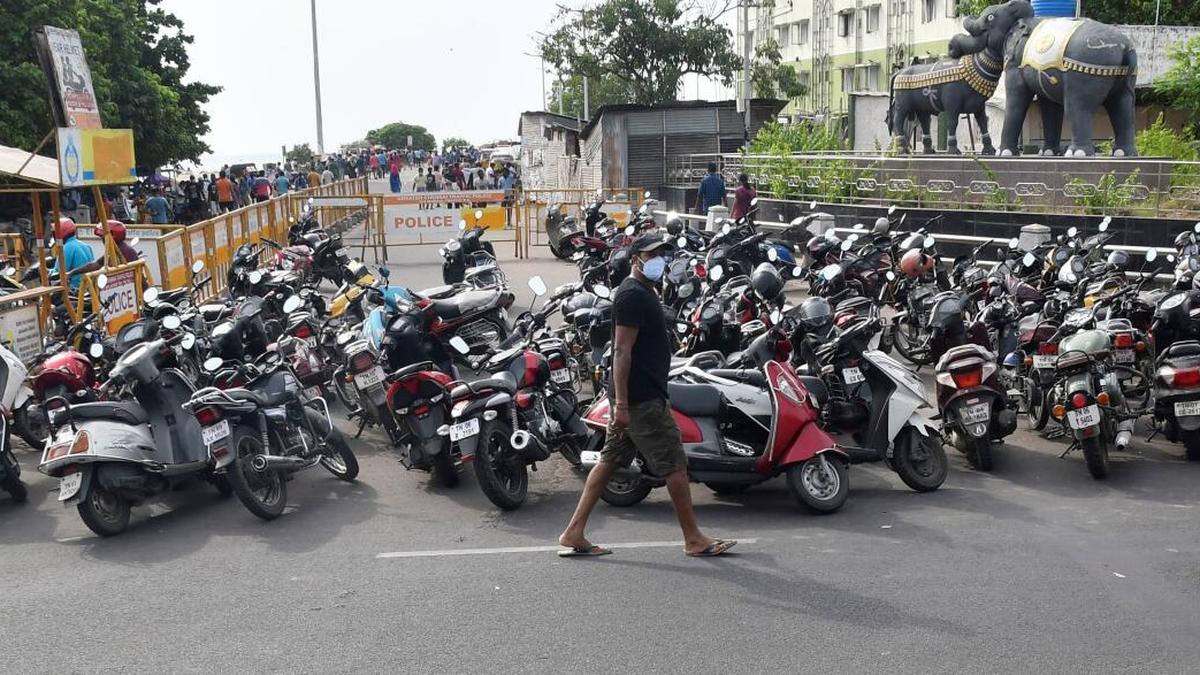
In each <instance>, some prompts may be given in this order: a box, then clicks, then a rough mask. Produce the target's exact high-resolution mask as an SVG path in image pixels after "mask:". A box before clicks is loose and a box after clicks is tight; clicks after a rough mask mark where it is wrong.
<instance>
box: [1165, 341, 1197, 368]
mask: <svg viewBox="0 0 1200 675" xmlns="http://www.w3.org/2000/svg"><path fill="white" fill-rule="evenodd" d="M1189 357H1190V358H1196V357H1200V342H1197V341H1195V340H1182V341H1180V342H1175V343H1173V344H1172V345H1171V346H1170V347H1167V348H1166V349H1165V350H1163V353H1162V354H1159V355H1158V359H1157V361H1158V363H1162V361H1163V359H1180V358H1189Z"/></svg>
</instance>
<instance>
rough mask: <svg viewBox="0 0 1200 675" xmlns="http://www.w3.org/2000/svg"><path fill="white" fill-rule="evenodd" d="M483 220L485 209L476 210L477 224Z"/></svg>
mask: <svg viewBox="0 0 1200 675" xmlns="http://www.w3.org/2000/svg"><path fill="white" fill-rule="evenodd" d="M480 220H483V209H475V222H477V223H478V222H479V221H480Z"/></svg>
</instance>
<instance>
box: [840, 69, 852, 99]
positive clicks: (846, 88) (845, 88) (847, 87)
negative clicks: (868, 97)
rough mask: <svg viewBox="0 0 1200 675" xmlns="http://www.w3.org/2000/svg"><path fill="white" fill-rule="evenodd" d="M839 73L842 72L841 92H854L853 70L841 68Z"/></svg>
mask: <svg viewBox="0 0 1200 675" xmlns="http://www.w3.org/2000/svg"><path fill="white" fill-rule="evenodd" d="M841 71H842V92H843V93H846V92H851V91H855V87H854V69H853V68H842V69H841Z"/></svg>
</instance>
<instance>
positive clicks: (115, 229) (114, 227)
mask: <svg viewBox="0 0 1200 675" xmlns="http://www.w3.org/2000/svg"><path fill="white" fill-rule="evenodd" d="M108 232H109V234H111V235H112V238H113V241H125V223H122V222H121V221H119V220H110V221H108ZM96 236H97V237H104V226H102V225H97V226H96Z"/></svg>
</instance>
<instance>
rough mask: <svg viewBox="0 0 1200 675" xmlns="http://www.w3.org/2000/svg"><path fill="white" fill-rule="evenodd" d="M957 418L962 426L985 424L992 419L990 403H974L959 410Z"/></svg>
mask: <svg viewBox="0 0 1200 675" xmlns="http://www.w3.org/2000/svg"><path fill="white" fill-rule="evenodd" d="M958 416H959V418H960V419H961V420H962V421H963V424H978V423H980V422H986V421H988V420H989V419H991V418H992V404H991V403H976V404H975V405H968V406H963V407H962V408H959V410H958Z"/></svg>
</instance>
